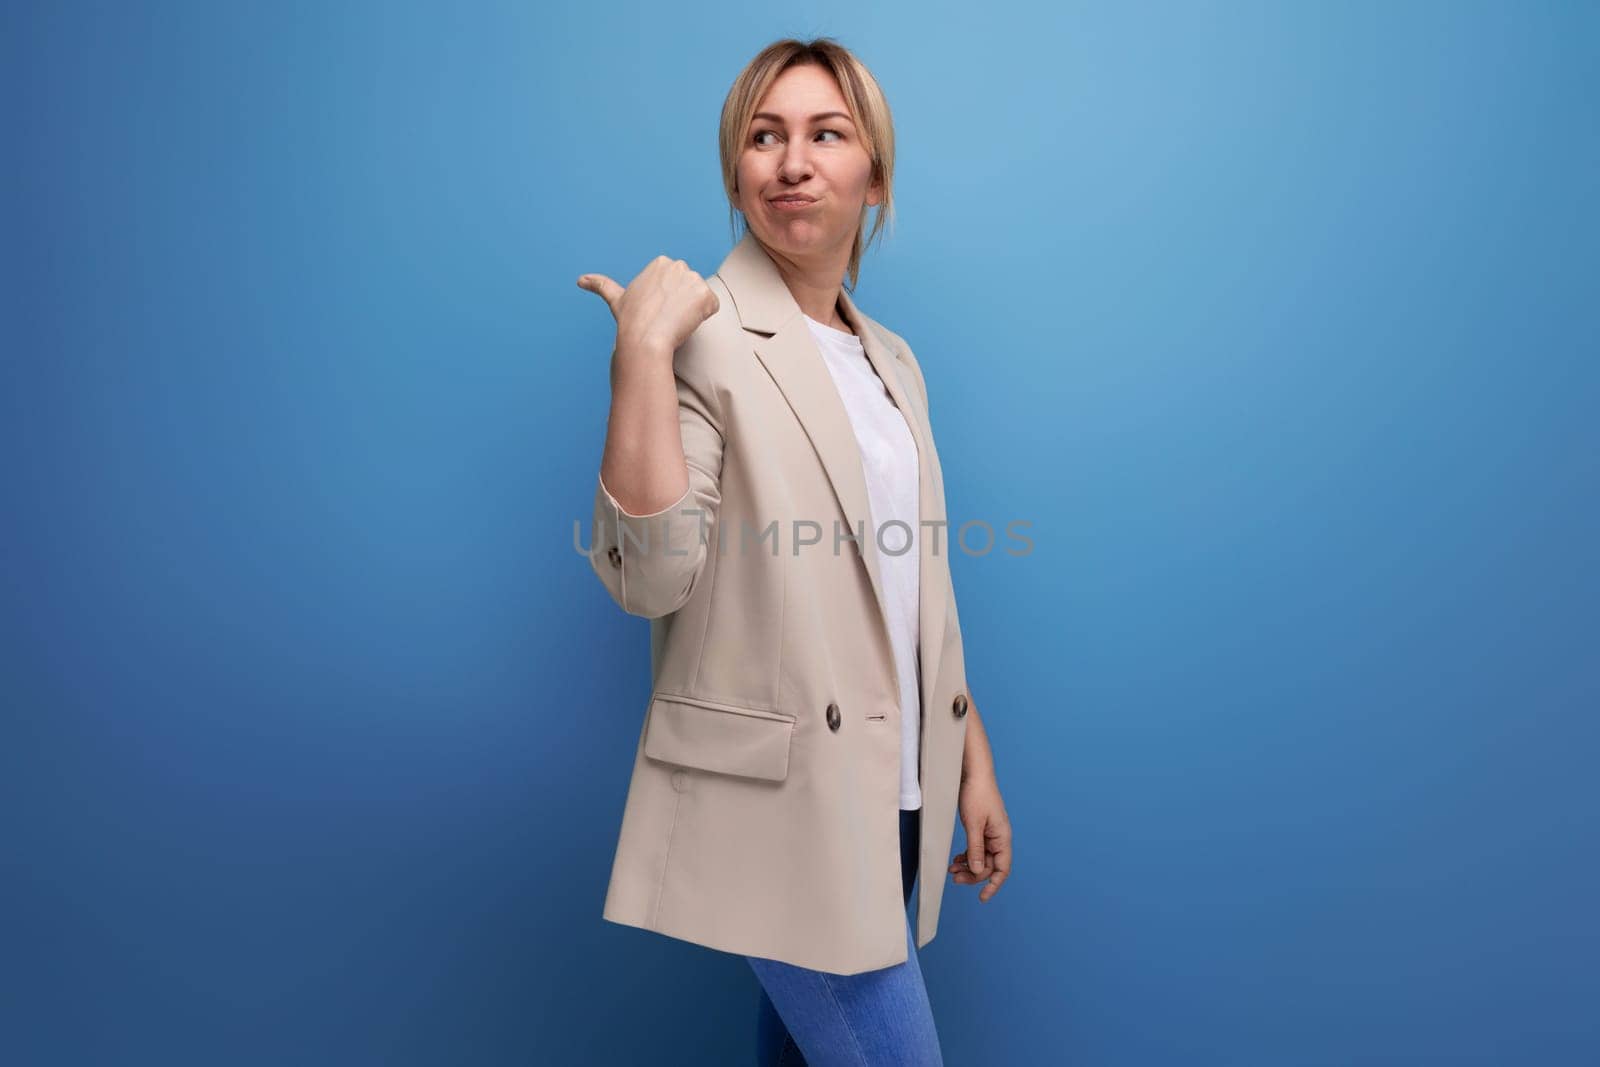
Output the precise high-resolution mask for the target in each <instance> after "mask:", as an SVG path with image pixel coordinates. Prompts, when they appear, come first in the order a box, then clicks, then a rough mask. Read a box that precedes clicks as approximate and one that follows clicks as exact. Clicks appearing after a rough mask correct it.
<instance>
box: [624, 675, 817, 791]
mask: <svg viewBox="0 0 1600 1067" xmlns="http://www.w3.org/2000/svg"><path fill="white" fill-rule="evenodd" d="M793 737H794V717H793V716H792V715H783V714H780V713H778V712H775V711H767V710H764V709H761V708H742V707H738V706H735V705H731V704H719V703H716V702H714V701H706V700H700V699H698V698H696V697H683V696H675V695H671V694H666V695H661V696H657V697H655V698H654V699H653V700H651V702H650V718H649V722H648V723H646V725H645V736H644V754H645V755H646V756H648V757H650V758H651V759H654V760H662V761H664V762H666V763H676V764H678V765H679V766H683V767H696V768H699V769H700V770H704V771H715V772H716V773H718V774H736V775H741V776H743V777H746V778H765V779H767V780H769V781H774V782H780V781H782V780H783V779H784V778H785V777H787V776H788V774H789V742H790V740H791V739H792V738H793Z"/></svg>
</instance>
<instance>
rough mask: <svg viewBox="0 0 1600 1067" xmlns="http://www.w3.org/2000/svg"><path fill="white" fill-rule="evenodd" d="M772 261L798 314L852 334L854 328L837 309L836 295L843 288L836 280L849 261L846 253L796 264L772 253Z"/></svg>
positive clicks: (796, 261)
mask: <svg viewBox="0 0 1600 1067" xmlns="http://www.w3.org/2000/svg"><path fill="white" fill-rule="evenodd" d="M772 261H773V263H774V264H776V265H777V268H778V274H779V275H780V276H782V278H783V283H784V284H785V285H786V286H788V287H789V294H790V295H791V296H793V297H794V302H795V303H796V304H799V305H800V310H801V311H803V312H805V313H806V314H807V315H809V316H811V318H813V319H815V320H816V321H817V322H820V323H822V324H823V325H824V326H832V327H833V328H834V329H836V330H843V331H844V332H846V333H854V332H855V327H853V326H851V325H850V323H849V321H848V320H846V319H845V317H844V315H843V313H842V312H841V311H840V310H839V303H840V301H839V293H840V291H841V290H842V289H843V288H844V286H843V285H842V284H841V282H840V279H841V278H842V277H843V276H844V268H845V266H846V264H847V263H848V262H849V255H848V250H846V252H845V255H844V257H843V258H841V257H840V256H839V255H838V254H836V253H832V252H830V253H828V254H826V255H825V256H824V257H823V258H822V260H821V261H817V262H813V261H799V260H795V259H793V258H791V257H789V256H784V255H782V254H779V253H777V252H774V253H773V255H772Z"/></svg>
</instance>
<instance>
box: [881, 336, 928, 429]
mask: <svg viewBox="0 0 1600 1067" xmlns="http://www.w3.org/2000/svg"><path fill="white" fill-rule="evenodd" d="M868 324H869V326H870V327H871V328H872V329H875V330H876V331H877V332H878V336H879V338H881V339H882V340H883V342H884V344H886V345H887V346H888V347H889V351H891V352H893V353H894V358H895V359H897V360H899V361H900V363H901V365H902V366H904V367H905V368H906V369H907V370H908V371H910V373H911V377H912V378H913V379H914V380H915V381H916V383H917V389H918V391H919V392H921V393H922V406H923V408H924V409H926V408H927V406H928V383H927V380H926V379H924V378H923V376H922V365H921V364H920V363H918V362H917V357H916V355H915V354H914V353H913V352H912V351H911V345H910V344H909V343H907V341H906V339H905V338H904V337H901V336H900V335H899V334H897V333H895V332H894V331H893V330H891V329H889V327H887V326H885V325H884V324H883V323H881V322H877V321H876V320H873V319H871V318H870V317H869V318H868Z"/></svg>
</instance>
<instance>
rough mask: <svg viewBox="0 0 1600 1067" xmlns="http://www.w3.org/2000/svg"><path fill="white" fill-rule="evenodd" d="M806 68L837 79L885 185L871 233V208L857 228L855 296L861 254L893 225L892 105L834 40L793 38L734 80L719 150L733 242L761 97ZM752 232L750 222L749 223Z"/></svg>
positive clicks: (864, 210) (851, 269)
mask: <svg viewBox="0 0 1600 1067" xmlns="http://www.w3.org/2000/svg"><path fill="white" fill-rule="evenodd" d="M807 64H811V65H815V66H819V67H821V68H822V69H823V70H826V71H828V72H829V73H830V74H832V75H833V80H834V81H835V82H837V83H838V85H839V91H840V92H841V93H842V94H843V95H844V100H845V105H846V106H847V107H848V108H849V109H850V117H851V118H852V119H853V120H854V121H855V124H856V128H857V129H858V130H860V132H861V139H862V143H863V145H864V146H865V147H866V149H867V154H868V155H869V156H870V157H871V158H872V173H871V175H870V176H869V178H868V181H869V184H870V182H871V181H874V180H876V181H881V182H882V183H883V200H882V202H881V203H880V204H878V214H877V217H876V219H875V221H874V222H873V224H872V232H871V233H867V234H866V235H865V237H863V231H864V230H865V228H866V224H867V212H868V211H869V210H871V207H870V206H869V205H866V204H863V205H862V207H861V219H860V221H859V223H858V224H857V226H856V237H855V246H854V247H853V248H852V249H851V251H850V263H849V272H850V283H849V285H848V286H847V287H846V288H847V289H849V290H850V291H854V289H855V285H856V278H857V276H858V275H859V273H860V271H861V253H862V252H863V251H865V250H866V247H867V246H868V245H869V244H871V243H872V240H873V239H874V238H875V237H877V236H878V231H879V230H881V229H882V228H883V225H884V223H885V221H888V222H889V223H891V229H892V223H893V221H894V119H893V117H892V116H891V115H890V113H889V101H888V100H887V99H886V98H885V97H884V95H883V90H882V89H881V88H880V87H879V86H878V81H877V79H876V78H874V77H873V76H872V72H871V71H869V70H868V69H867V68H866V65H865V64H863V63H862V62H861V60H859V59H857V58H856V57H855V54H854V53H852V52H851V51H850V50H849V49H848V48H846V47H844V45H842V44H840V43H839V42H837V41H835V40H833V39H832V38H831V37H817V38H813V39H812V40H809V41H799V40H796V39H794V38H792V37H788V38H785V39H783V40H781V41H774V42H772V43H771V44H769V45H767V47H765V48H763V49H762V50H761V52H760V53H759V54H758V55H757V56H756V57H755V58H754V59H752V60H751V61H750V62H749V63H747V64H746V65H745V68H744V69H743V70H741V71H740V72H739V76H738V77H737V78H735V79H734V80H733V85H732V87H731V88H729V90H728V96H727V99H726V100H724V101H723V102H722V122H721V125H720V128H719V129H718V131H717V145H718V148H719V149H720V150H721V153H722V185H723V191H724V192H726V193H727V195H728V225H729V227H730V229H732V230H733V234H734V239H735V240H737V239H738V237H739V231H738V226H737V223H736V221H735V220H736V219H740V218H743V213H742V212H740V211H739V209H738V202H739V201H738V195H739V194H738V178H739V173H738V168H739V157H740V155H741V154H743V151H744V148H745V133H746V131H747V130H749V128H750V122H751V117H752V116H753V115H754V114H755V112H756V108H757V107H759V106H760V105H761V98H762V97H763V96H765V95H766V92H767V90H768V89H769V88H771V86H772V83H773V82H774V81H776V80H777V79H778V75H780V74H782V73H783V72H784V71H786V70H788V69H789V68H790V67H798V66H804V65H807ZM744 221H745V228H746V229H749V220H748V219H745V220H744Z"/></svg>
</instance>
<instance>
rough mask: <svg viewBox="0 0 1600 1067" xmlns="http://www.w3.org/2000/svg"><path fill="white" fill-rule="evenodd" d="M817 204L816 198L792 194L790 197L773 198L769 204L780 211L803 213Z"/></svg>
mask: <svg viewBox="0 0 1600 1067" xmlns="http://www.w3.org/2000/svg"><path fill="white" fill-rule="evenodd" d="M816 202H817V198H816V197H814V196H805V195H803V194H795V193H791V194H789V195H788V196H778V197H773V198H772V199H771V200H769V201H767V203H769V204H771V205H772V206H773V207H775V208H777V209H778V210H779V211H803V210H805V209H806V208H808V207H810V206H811V205H812V204H815V203H816Z"/></svg>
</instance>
